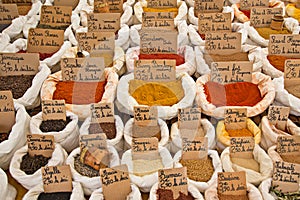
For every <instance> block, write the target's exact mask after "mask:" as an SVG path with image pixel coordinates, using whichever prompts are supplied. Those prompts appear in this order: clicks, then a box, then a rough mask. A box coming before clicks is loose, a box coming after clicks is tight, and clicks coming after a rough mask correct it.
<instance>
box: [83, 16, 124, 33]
mask: <svg viewBox="0 0 300 200" xmlns="http://www.w3.org/2000/svg"><path fill="white" fill-rule="evenodd" d="M120 17H121V14H120V13H92V14H89V15H88V31H89V32H99V31H101V32H114V33H115V32H117V31H118V30H119V29H120V27H121V25H120Z"/></svg>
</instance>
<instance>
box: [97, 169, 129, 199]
mask: <svg viewBox="0 0 300 200" xmlns="http://www.w3.org/2000/svg"><path fill="white" fill-rule="evenodd" d="M100 178H101V182H102V189H103V195H104V198H105V199H106V200H115V199H126V197H127V196H128V195H129V193H130V192H131V186H130V178H129V173H128V167H127V165H120V166H116V167H113V168H104V169H100ZM116 191H117V192H116Z"/></svg>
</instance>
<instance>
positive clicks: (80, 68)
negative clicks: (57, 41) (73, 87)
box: [60, 57, 105, 82]
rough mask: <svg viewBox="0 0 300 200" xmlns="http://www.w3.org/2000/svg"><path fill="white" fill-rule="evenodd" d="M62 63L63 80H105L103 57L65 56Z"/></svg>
mask: <svg viewBox="0 0 300 200" xmlns="http://www.w3.org/2000/svg"><path fill="white" fill-rule="evenodd" d="M60 63H61V70H62V80H63V81H78V82H100V81H104V80H105V76H104V68H105V65H104V58H103V57H87V58H63V59H62V60H61V62H60Z"/></svg>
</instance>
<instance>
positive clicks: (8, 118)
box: [0, 91, 16, 133]
mask: <svg viewBox="0 0 300 200" xmlns="http://www.w3.org/2000/svg"><path fill="white" fill-rule="evenodd" d="M0 119H1V120H0V132H1V133H8V132H9V131H11V129H12V127H13V125H14V124H15V121H16V120H15V108H14V101H13V96H12V93H11V91H0Z"/></svg>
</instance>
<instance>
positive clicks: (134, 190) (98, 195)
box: [89, 184, 142, 200]
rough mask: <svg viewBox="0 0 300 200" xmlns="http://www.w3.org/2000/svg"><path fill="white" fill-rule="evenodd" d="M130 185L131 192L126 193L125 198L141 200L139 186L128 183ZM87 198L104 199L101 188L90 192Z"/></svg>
mask: <svg viewBox="0 0 300 200" xmlns="http://www.w3.org/2000/svg"><path fill="white" fill-rule="evenodd" d="M130 186H131V193H129V194H128V196H127V197H126V200H142V195H141V192H140V190H139V188H138V187H137V186H136V185H134V184H130ZM89 200H104V195H103V190H102V188H99V189H97V190H95V191H94V192H93V193H92V195H91V197H90V198H89Z"/></svg>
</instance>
